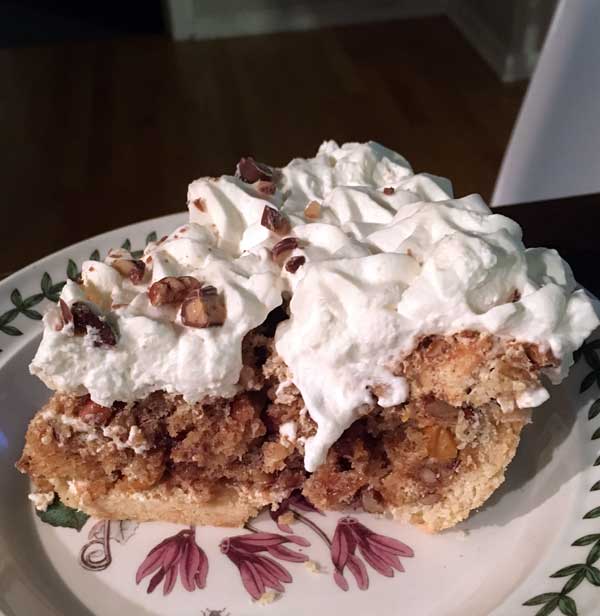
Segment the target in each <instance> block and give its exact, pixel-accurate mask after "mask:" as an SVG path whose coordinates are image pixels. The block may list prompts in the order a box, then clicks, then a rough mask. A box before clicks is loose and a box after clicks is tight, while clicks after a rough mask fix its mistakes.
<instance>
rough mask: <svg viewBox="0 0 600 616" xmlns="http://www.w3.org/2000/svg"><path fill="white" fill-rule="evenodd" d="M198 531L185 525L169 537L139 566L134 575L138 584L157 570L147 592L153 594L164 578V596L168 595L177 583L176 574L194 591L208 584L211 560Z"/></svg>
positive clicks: (188, 589) (186, 587)
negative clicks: (201, 544)
mask: <svg viewBox="0 0 600 616" xmlns="http://www.w3.org/2000/svg"><path fill="white" fill-rule="evenodd" d="M195 534H196V533H195V530H194V529H193V528H186V529H185V530H182V531H180V532H178V533H177V534H176V535H173V536H171V537H167V538H166V539H165V540H164V541H161V542H160V543H159V544H158V545H157V546H156V547H154V548H153V549H152V550H150V552H148V555H147V556H146V558H145V559H144V562H143V563H142V564H141V565H140V568H139V569H138V570H137V573H136V576H135V583H136V584H139V583H140V582H141V581H142V580H143V579H144V578H145V577H146V576H147V575H150V574H151V573H154V572H155V571H156V573H154V575H153V576H152V578H151V579H150V583H149V584H148V590H147V591H146V592H148V593H151V592H152V591H154V589H155V588H156V587H157V586H158V585H159V584H160V583H161V582H162V581H163V579H164V584H163V595H168V594H169V593H170V592H171V591H172V590H173V587H174V586H175V582H176V581H177V574H178V573H179V575H180V577H181V583H182V584H183V587H184V588H185V589H186V590H187V591H189V592H192V591H193V590H195V589H196V587H197V588H204V587H205V586H206V576H207V574H208V559H207V558H206V554H205V553H204V551H203V550H202V549H201V548H200V547H199V546H198V544H197V543H196V540H195Z"/></svg>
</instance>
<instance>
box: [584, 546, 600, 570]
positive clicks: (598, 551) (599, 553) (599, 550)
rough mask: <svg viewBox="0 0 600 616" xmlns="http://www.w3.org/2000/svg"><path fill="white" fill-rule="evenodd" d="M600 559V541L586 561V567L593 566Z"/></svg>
mask: <svg viewBox="0 0 600 616" xmlns="http://www.w3.org/2000/svg"><path fill="white" fill-rule="evenodd" d="M599 558H600V541H597V542H596V545H594V547H593V548H592V549H591V550H590V553H589V554H588V557H587V558H586V559H585V564H586V565H593V564H594V563H595V562H596V561H597V560H598V559H599Z"/></svg>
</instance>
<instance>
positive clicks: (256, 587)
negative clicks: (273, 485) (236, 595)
mask: <svg viewBox="0 0 600 616" xmlns="http://www.w3.org/2000/svg"><path fill="white" fill-rule="evenodd" d="M284 543H294V544H296V545H301V546H304V547H306V546H309V545H310V543H309V542H308V541H307V540H306V539H304V538H303V537H299V536H298V535H287V536H284V535H278V534H275V533H263V532H252V533H250V534H247V535H237V536H235V537H228V538H226V539H223V541H221V543H220V546H219V547H220V548H221V552H222V553H223V554H225V555H226V556H227V558H229V560H231V562H232V563H233V564H234V565H235V566H236V567H237V568H238V569H239V571H240V576H241V578H242V583H243V584H244V587H245V589H246V590H247V591H248V593H249V594H250V596H251V597H252V598H253V599H259V598H260V597H261V595H262V594H263V593H264V592H265V590H266V589H267V588H272V589H273V590H276V591H278V592H284V587H283V583H286V584H289V583H290V582H291V581H292V576H291V575H290V573H289V572H288V570H287V569H285V568H284V567H282V566H281V565H280V564H279V563H277V562H275V561H274V560H273V559H272V558H269V557H268V556H262V555H260V554H259V552H267V553H268V554H270V555H271V556H273V557H275V558H278V559H280V560H286V561H288V562H293V563H301V562H305V561H307V560H308V556H307V555H306V554H301V553H300V552H295V551H294V550H290V549H289V548H286V547H284V545H283V544H284Z"/></svg>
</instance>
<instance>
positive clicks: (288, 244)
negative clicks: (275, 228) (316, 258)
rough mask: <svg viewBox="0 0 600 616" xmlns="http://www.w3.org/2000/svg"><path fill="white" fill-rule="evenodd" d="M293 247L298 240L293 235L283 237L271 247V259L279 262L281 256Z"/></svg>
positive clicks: (296, 245)
mask: <svg viewBox="0 0 600 616" xmlns="http://www.w3.org/2000/svg"><path fill="white" fill-rule="evenodd" d="M295 248H298V240H297V239H296V238H295V237H284V238H283V239H282V240H280V241H279V242H277V244H275V246H273V248H271V254H272V255H273V259H274V260H275V261H277V262H279V261H281V257H282V256H285V255H286V254H287V253H288V252H291V251H292V250H294V249H295Z"/></svg>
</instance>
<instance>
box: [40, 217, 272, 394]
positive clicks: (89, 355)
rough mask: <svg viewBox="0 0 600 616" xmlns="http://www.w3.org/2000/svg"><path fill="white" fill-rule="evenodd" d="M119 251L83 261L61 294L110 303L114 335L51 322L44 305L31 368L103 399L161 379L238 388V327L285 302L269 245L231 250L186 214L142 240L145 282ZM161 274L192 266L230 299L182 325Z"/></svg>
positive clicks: (140, 390)
mask: <svg viewBox="0 0 600 616" xmlns="http://www.w3.org/2000/svg"><path fill="white" fill-rule="evenodd" d="M116 257H120V258H123V257H130V255H128V254H127V253H125V252H124V251H117V252H115V253H112V254H111V255H109V257H108V259H107V261H108V263H99V262H96V261H86V262H84V264H83V267H82V277H83V284H82V285H81V286H80V285H78V284H76V283H74V282H72V281H68V282H67V284H66V285H65V287H64V289H63V291H62V293H61V299H62V300H63V301H64V302H65V303H66V304H67V305H68V306H70V305H72V304H73V302H75V301H87V302H92V303H93V304H95V305H96V306H98V307H99V308H100V309H101V310H104V311H109V310H111V309H112V313H111V315H110V316H111V320H112V322H113V323H114V324H115V327H116V328H117V330H118V333H119V339H118V343H117V344H116V345H115V346H114V347H111V348H109V349H107V348H104V347H96V346H94V345H93V340H92V339H90V336H89V335H86V336H73V335H72V332H71V331H69V328H67V327H65V328H63V329H61V330H60V331H56V330H55V329H54V328H53V327H52V317H53V315H52V314H51V313H50V314H48V315H46V316H45V328H44V336H43V339H42V342H41V344H40V347H39V349H38V351H37V353H36V356H35V358H34V359H33V362H32V364H31V368H30V369H31V372H32V373H33V374H35V375H37V376H39V377H40V378H41V379H42V380H43V381H44V382H45V383H46V385H48V387H51V388H52V389H57V390H60V391H66V392H73V393H75V394H84V393H88V392H89V394H90V395H91V397H92V399H93V400H94V401H95V402H97V403H98V404H102V405H105V406H110V405H111V404H112V403H113V402H114V401H116V400H121V401H131V400H136V399H139V398H142V397H144V396H147V395H148V394H150V393H152V392H153V391H156V390H157V389H163V390H165V391H167V392H172V393H179V394H182V395H183V397H184V398H185V399H186V400H188V401H190V402H193V401H196V400H199V399H201V398H203V397H205V396H221V397H231V396H233V395H235V394H236V393H237V391H239V389H240V388H239V385H238V380H239V375H240V370H241V367H242V351H241V349H242V339H243V337H244V336H245V335H246V334H247V333H248V332H249V331H250V330H251V329H253V328H254V327H257V326H258V325H260V324H261V323H262V322H263V321H264V320H265V319H266V317H267V315H268V313H269V312H270V311H271V310H273V309H274V308H276V307H277V306H279V305H280V304H281V292H282V288H283V286H282V282H281V279H280V277H279V272H278V270H277V268H276V267H275V266H274V264H273V262H272V260H271V258H270V255H269V253H268V252H267V251H266V250H263V251H262V252H261V253H258V254H252V255H245V256H242V257H239V258H230V257H229V256H228V255H226V254H225V253H223V251H221V250H220V249H219V248H217V247H216V245H215V237H214V236H213V234H212V233H208V232H207V230H206V229H205V228H203V227H200V226H198V225H195V224H193V223H190V224H189V225H185V226H183V227H181V228H178V229H177V230H176V231H174V232H173V233H172V234H171V235H169V236H168V237H167V238H166V239H165V240H163V241H162V242H159V243H154V244H151V245H149V246H148V247H147V248H146V250H145V253H144V257H143V259H144V261H145V262H146V264H147V266H146V267H147V269H148V270H150V273H149V274H147V279H146V280H145V282H144V283H143V284H139V285H134V284H133V283H131V282H130V281H129V279H127V278H124V277H123V276H121V274H119V273H118V272H117V271H116V270H115V269H114V268H113V267H112V266H111V265H110V263H111V262H112V261H114V260H115V258H116ZM165 276H192V277H194V278H196V279H198V280H201V281H203V282H205V283H207V284H210V285H212V286H214V287H216V288H217V290H218V291H219V292H222V293H223V295H224V298H225V305H226V308H227V318H226V319H225V322H224V323H223V325H222V326H220V327H210V328H193V327H187V326H185V325H184V324H183V323H182V321H181V317H180V314H179V312H178V306H169V305H165V306H158V307H155V306H153V305H152V304H151V303H150V300H149V297H148V293H147V291H148V288H149V286H150V285H151V284H152V283H153V282H155V281H157V280H160V279H161V278H163V277H165Z"/></svg>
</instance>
